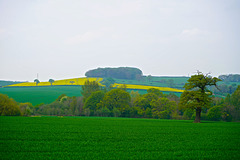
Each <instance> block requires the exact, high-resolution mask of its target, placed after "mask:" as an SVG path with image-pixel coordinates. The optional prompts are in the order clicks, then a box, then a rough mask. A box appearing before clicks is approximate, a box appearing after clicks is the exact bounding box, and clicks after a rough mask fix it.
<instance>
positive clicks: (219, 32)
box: [0, 0, 240, 81]
mask: <svg viewBox="0 0 240 160" xmlns="http://www.w3.org/2000/svg"><path fill="white" fill-rule="evenodd" d="M239 60H240V1H239V0H21V1H19V0H0V80H22V81H26V80H27V81H33V80H34V79H35V78H36V76H37V73H38V74H39V80H40V81H48V79H50V78H53V79H55V80H57V79H67V78H75V77H83V76H84V74H85V72H86V71H88V70H90V69H94V68H98V67H119V66H123V67H125V66H129V67H137V68H139V69H141V70H142V71H143V73H144V75H153V76H163V75H169V76H175V75H178V76H181V75H183V76H187V75H188V74H193V73H194V72H196V70H200V71H202V72H205V73H207V72H211V73H212V75H214V76H218V75H220V74H229V73H238V74H239V73H240V63H239Z"/></svg>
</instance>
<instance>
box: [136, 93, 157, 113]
mask: <svg viewBox="0 0 240 160" xmlns="http://www.w3.org/2000/svg"><path fill="white" fill-rule="evenodd" d="M157 99H158V96H157V95H156V94H154V93H147V94H144V95H142V96H140V97H138V98H137V99H136V100H135V101H134V103H133V104H134V106H135V107H140V108H141V109H142V110H144V111H145V110H146V109H147V108H152V106H151V102H152V101H156V100H157Z"/></svg>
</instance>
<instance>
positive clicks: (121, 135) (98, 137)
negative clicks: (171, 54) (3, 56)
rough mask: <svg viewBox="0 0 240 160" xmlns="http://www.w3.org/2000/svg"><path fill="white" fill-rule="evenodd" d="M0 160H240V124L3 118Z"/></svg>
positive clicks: (109, 119) (115, 119)
mask: <svg viewBox="0 0 240 160" xmlns="http://www.w3.org/2000/svg"><path fill="white" fill-rule="evenodd" d="M0 124H1V127H0V144H1V150H0V157H1V159H148V160H149V159H240V148H239V145H240V138H239V135H240V123H224V122H204V123H201V124H194V123H192V121H179V120H152V119H130V118H129V119H127V118H97V117H0Z"/></svg>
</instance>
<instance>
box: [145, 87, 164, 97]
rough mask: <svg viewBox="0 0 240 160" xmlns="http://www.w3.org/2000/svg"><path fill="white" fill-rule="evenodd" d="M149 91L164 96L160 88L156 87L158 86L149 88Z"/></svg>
mask: <svg viewBox="0 0 240 160" xmlns="http://www.w3.org/2000/svg"><path fill="white" fill-rule="evenodd" d="M147 92H148V93H153V94H156V95H157V96H158V97H163V96H164V95H163V93H162V92H161V91H160V90H159V89H156V88H150V89H148V90H147Z"/></svg>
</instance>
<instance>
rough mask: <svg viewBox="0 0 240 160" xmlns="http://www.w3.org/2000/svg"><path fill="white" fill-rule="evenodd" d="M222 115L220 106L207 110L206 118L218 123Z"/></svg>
mask: <svg viewBox="0 0 240 160" xmlns="http://www.w3.org/2000/svg"><path fill="white" fill-rule="evenodd" d="M222 114H223V113H222V106H214V107H212V108H210V109H209V111H208V115H207V117H208V119H209V120H212V121H220V120H221V118H222Z"/></svg>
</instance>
